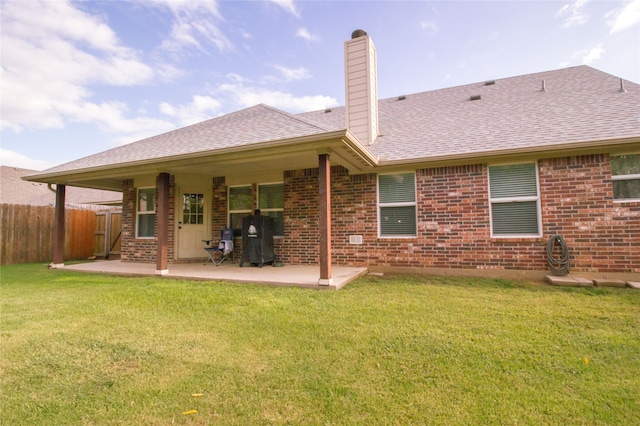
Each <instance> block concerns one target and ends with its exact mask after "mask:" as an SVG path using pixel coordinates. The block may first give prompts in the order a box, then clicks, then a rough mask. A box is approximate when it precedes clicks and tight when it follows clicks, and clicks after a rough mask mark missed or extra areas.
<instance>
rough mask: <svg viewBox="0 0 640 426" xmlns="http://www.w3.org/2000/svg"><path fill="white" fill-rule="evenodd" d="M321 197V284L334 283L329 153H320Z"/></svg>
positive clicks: (319, 204) (319, 282) (319, 207)
mask: <svg viewBox="0 0 640 426" xmlns="http://www.w3.org/2000/svg"><path fill="white" fill-rule="evenodd" d="M319 165H320V171H319V173H318V178H319V180H320V191H319V192H320V199H319V203H318V210H319V215H318V216H319V226H320V229H319V232H320V280H319V281H318V284H320V285H331V284H333V278H332V276H331V162H330V161H329V154H320V156H319Z"/></svg>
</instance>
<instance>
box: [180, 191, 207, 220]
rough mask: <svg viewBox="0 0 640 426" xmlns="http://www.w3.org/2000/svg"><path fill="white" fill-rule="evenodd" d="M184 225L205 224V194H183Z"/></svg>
mask: <svg viewBox="0 0 640 426" xmlns="http://www.w3.org/2000/svg"><path fill="white" fill-rule="evenodd" d="M182 223H184V224H185V225H202V224H203V223H204V194H182Z"/></svg>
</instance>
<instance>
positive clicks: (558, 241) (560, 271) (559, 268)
mask: <svg viewBox="0 0 640 426" xmlns="http://www.w3.org/2000/svg"><path fill="white" fill-rule="evenodd" d="M556 246H559V248H560V250H559V251H560V253H559V254H560V255H559V256H558V257H556V256H555V255H554V252H556V253H557V250H556ZM547 263H548V264H549V267H550V268H551V271H552V272H553V273H554V274H555V275H560V276H562V275H567V274H568V273H569V249H568V248H567V243H565V241H564V238H562V236H560V235H553V236H552V237H551V238H549V241H548V242H547Z"/></svg>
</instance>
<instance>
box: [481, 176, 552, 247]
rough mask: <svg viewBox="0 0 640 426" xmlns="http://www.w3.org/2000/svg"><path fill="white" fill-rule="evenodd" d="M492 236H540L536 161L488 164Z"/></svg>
mask: <svg viewBox="0 0 640 426" xmlns="http://www.w3.org/2000/svg"><path fill="white" fill-rule="evenodd" d="M489 200H490V202H491V233H492V235H493V236H525V237H526V236H539V235H540V206H539V205H540V203H539V202H540V197H539V194H538V176H537V170H536V165H535V163H526V164H511V165H505V166H491V167H489Z"/></svg>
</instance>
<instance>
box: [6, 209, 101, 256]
mask: <svg viewBox="0 0 640 426" xmlns="http://www.w3.org/2000/svg"><path fill="white" fill-rule="evenodd" d="M54 219H55V209H54V208H53V207H46V206H27V205H17V204H0V230H1V232H2V235H1V239H0V265H11V264H15V263H33V262H50V261H51V260H52V255H53V229H54V223H55V220H54ZM95 227H96V211H95V210H77V209H66V211H65V243H64V259H65V260H77V259H87V258H88V257H91V256H93V253H94V231H95Z"/></svg>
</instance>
